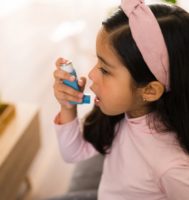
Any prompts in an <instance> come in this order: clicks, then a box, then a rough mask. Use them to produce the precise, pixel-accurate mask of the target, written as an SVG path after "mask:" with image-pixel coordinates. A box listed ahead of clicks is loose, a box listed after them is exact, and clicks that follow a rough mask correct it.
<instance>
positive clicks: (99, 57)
mask: <svg viewBox="0 0 189 200" xmlns="http://www.w3.org/2000/svg"><path fill="white" fill-rule="evenodd" d="M97 58H98V59H99V60H101V61H102V62H103V63H105V64H106V65H107V66H110V67H114V66H113V65H111V64H109V63H108V62H107V61H106V60H105V59H104V58H102V57H101V56H99V55H98V54H97Z"/></svg>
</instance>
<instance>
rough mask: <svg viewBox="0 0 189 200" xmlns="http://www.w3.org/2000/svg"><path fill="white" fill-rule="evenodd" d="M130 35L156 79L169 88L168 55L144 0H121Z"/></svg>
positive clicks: (154, 19) (157, 25)
mask: <svg viewBox="0 0 189 200" xmlns="http://www.w3.org/2000/svg"><path fill="white" fill-rule="evenodd" d="M121 7H122V9H123V11H124V12H125V14H126V15H127V16H128V18H129V26H130V29H131V33H132V36H133V38H134V40H135V42H136V45H137V47H138V48H139V50H140V52H141V54H142V56H143V59H144V61H145V62H146V64H147V66H148V67H149V69H150V71H151V72H152V73H153V74H154V76H155V77H156V79H157V80H158V81H160V82H161V83H162V84H164V85H165V87H166V90H169V55H168V51H167V47H166V44H165V41H164V38H163V34H162V32H161V29H160V26H159V24H158V22H157V20H156V18H155V16H154V14H153V13H152V11H151V10H150V8H149V7H148V6H146V5H145V3H144V0H121Z"/></svg>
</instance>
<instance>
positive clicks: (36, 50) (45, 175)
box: [0, 0, 189, 200]
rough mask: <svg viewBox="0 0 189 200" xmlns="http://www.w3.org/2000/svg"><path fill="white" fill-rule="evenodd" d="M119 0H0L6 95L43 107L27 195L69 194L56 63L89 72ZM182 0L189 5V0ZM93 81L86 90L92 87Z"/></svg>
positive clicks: (0, 73) (1, 91)
mask: <svg viewBox="0 0 189 200" xmlns="http://www.w3.org/2000/svg"><path fill="white" fill-rule="evenodd" d="M146 2H147V3H155V2H160V1H155V0H149V1H146ZM119 3H120V0H0V96H1V100H2V101H5V102H12V103H15V104H17V103H20V102H26V103H31V104H37V105H38V106H39V108H40V123H41V148H40V150H39V151H38V154H37V156H36V157H35V160H34V161H33V163H32V165H31V167H30V170H29V172H28V176H29V177H30V181H31V184H32V190H31V192H30V193H29V195H28V197H27V199H30V200H34V199H35V200H37V199H42V198H47V197H52V196H57V195H61V194H63V193H64V192H65V191H66V189H67V187H68V184H69V180H70V177H71V174H72V171H73V169H74V165H72V164H66V163H64V161H63V160H62V158H61V156H60V153H59V150H58V144H57V140H56V135H55V132H54V129H53V119H54V116H55V115H56V113H57V112H58V110H59V105H58V103H57V102H56V100H55V98H54V96H53V89H52V88H53V71H54V69H55V64H54V63H55V61H56V59H57V58H58V57H64V58H67V59H70V60H72V61H73V64H74V66H75V68H76V70H77V73H78V75H79V76H80V75H84V76H87V74H88V72H89V70H90V68H91V67H92V66H93V65H94V64H95V60H96V57H95V40H96V34H97V32H98V29H99V28H100V26H101V22H102V21H103V19H105V18H106V17H107V15H108V14H109V13H110V12H111V11H112V9H113V8H114V7H115V6H118V5H119ZM177 4H178V5H180V6H181V7H183V8H185V9H186V10H189V1H188V0H180V1H177ZM89 84H90V83H88V85H89ZM88 85H87V88H86V92H88V93H90V91H89V90H88ZM91 106H92V105H85V106H79V116H80V117H83V116H84V115H85V113H86V112H87V111H88V110H89V109H90V108H91Z"/></svg>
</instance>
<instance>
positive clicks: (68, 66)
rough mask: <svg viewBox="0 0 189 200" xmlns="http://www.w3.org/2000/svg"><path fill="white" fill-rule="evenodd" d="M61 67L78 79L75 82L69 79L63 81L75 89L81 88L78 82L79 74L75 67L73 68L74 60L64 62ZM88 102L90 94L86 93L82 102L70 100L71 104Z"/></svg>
mask: <svg viewBox="0 0 189 200" xmlns="http://www.w3.org/2000/svg"><path fill="white" fill-rule="evenodd" d="M61 69H62V70H63V71H66V72H68V73H69V74H71V75H73V76H75V77H76V79H75V80H74V81H73V82H71V81H68V80H63V83H64V84H65V85H67V86H69V87H72V88H73V89H75V90H78V91H79V90H80V88H79V85H78V82H77V74H76V71H75V69H74V68H73V65H72V62H68V63H65V64H62V65H61ZM88 103H90V96H89V95H84V96H83V101H82V102H81V103H78V102H74V101H70V104H88Z"/></svg>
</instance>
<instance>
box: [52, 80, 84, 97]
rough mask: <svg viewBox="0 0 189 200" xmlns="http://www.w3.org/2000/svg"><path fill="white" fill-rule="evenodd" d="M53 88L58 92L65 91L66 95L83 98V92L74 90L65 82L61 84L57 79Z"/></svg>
mask: <svg viewBox="0 0 189 200" xmlns="http://www.w3.org/2000/svg"><path fill="white" fill-rule="evenodd" d="M54 89H55V90H57V91H59V92H64V93H66V94H68V95H71V96H74V97H77V98H83V93H82V92H80V91H78V90H75V89H73V88H72V87H70V86H67V85H65V84H62V83H61V82H59V81H55V84H54Z"/></svg>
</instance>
